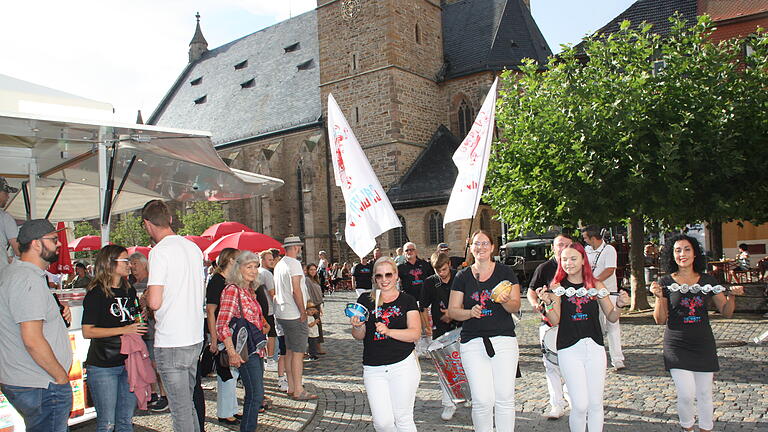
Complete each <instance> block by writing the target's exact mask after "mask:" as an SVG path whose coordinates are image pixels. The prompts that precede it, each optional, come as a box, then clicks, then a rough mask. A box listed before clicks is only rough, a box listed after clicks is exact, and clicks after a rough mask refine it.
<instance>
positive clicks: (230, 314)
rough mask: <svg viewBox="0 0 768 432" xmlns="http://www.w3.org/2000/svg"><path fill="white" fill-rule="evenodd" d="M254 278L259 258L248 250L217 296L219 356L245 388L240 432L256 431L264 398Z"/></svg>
mask: <svg viewBox="0 0 768 432" xmlns="http://www.w3.org/2000/svg"><path fill="white" fill-rule="evenodd" d="M258 276H259V256H258V255H256V254H254V253H253V252H250V251H243V252H241V253H240V255H238V256H237V258H236V259H235V261H234V263H232V265H231V267H230V269H229V271H228V272H227V283H228V285H227V287H226V288H224V291H223V292H222V293H221V303H220V305H219V316H218V318H217V320H216V333H217V335H218V338H219V341H221V342H223V343H224V347H225V351H222V352H220V353H219V355H220V356H226V357H227V358H228V361H229V365H230V366H232V367H237V368H238V370H239V372H240V378H241V380H242V382H243V387H244V388H245V399H244V401H243V418H242V419H241V420H240V431H241V432H253V431H255V430H256V425H257V423H258V417H259V408H260V407H261V404H262V401H263V399H264V364H263V362H262V357H263V356H264V355H265V352H264V346H266V336H265V331H266V330H267V327H266V325H267V321H266V319H265V318H264V315H263V313H262V310H261V306H259V302H258V300H257V299H256V294H255V289H256V288H257V286H256V284H258ZM241 332H246V333H247V335H248V337H247V342H245V343H243V342H241V338H240V337H238V336H239V334H240V333H241ZM233 339H234V340H233ZM238 342H239V343H238Z"/></svg>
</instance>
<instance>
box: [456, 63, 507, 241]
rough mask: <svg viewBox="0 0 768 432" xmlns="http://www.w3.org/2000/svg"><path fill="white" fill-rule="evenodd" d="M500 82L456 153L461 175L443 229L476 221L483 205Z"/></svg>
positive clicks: (494, 86) (488, 97)
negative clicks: (481, 197) (449, 225)
mask: <svg viewBox="0 0 768 432" xmlns="http://www.w3.org/2000/svg"><path fill="white" fill-rule="evenodd" d="M498 82H499V79H498V78H496V79H495V80H494V81H493V85H492V86H491V90H489V91H488V96H486V97H485V102H483V106H482V108H480V112H479V113H477V118H475V123H474V124H472V129H470V131H469V134H467V137H466V138H464V141H462V142H461V145H460V146H459V148H458V149H456V152H455V153H454V154H453V163H454V164H456V167H457V168H458V169H459V176H458V177H456V183H455V184H454V185H453V190H452V191H451V198H450V199H449V200H448V208H447V209H446V210H445V217H444V218H443V227H445V225H447V224H448V223H449V222H453V221H457V220H461V219H472V218H474V217H475V213H476V212H477V206H478V205H479V204H480V195H482V193H483V184H484V183H485V173H486V171H487V170H488V158H489V157H490V155H491V141H492V140H493V126H494V124H495V119H496V85H497V84H498Z"/></svg>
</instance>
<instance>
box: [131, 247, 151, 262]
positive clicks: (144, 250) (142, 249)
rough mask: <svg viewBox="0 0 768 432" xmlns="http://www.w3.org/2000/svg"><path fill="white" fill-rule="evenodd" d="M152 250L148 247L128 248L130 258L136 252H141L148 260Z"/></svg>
mask: <svg viewBox="0 0 768 432" xmlns="http://www.w3.org/2000/svg"><path fill="white" fill-rule="evenodd" d="M151 249H152V248H150V247H147V246H131V247H129V248H128V256H131V255H133V254H135V253H136V252H139V253H141V254H142V255H144V256H145V257H147V259H149V251H150V250H151Z"/></svg>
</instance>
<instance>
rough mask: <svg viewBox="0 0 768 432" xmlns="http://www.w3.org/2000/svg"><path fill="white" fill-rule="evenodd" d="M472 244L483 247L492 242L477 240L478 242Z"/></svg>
mask: <svg viewBox="0 0 768 432" xmlns="http://www.w3.org/2000/svg"><path fill="white" fill-rule="evenodd" d="M472 244H473V245H475V246H476V247H481V246H482V247H488V246H490V245H491V242H489V241H476V242H474V243H472Z"/></svg>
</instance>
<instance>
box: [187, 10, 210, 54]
mask: <svg viewBox="0 0 768 432" xmlns="http://www.w3.org/2000/svg"><path fill="white" fill-rule="evenodd" d="M195 18H197V27H195V35H194V36H192V40H191V41H190V42H189V62H190V63H192V62H194V61H195V60H197V59H199V58H200V57H202V55H203V54H205V53H206V52H208V41H206V40H205V37H203V31H202V30H200V12H198V13H196V14H195Z"/></svg>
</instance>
